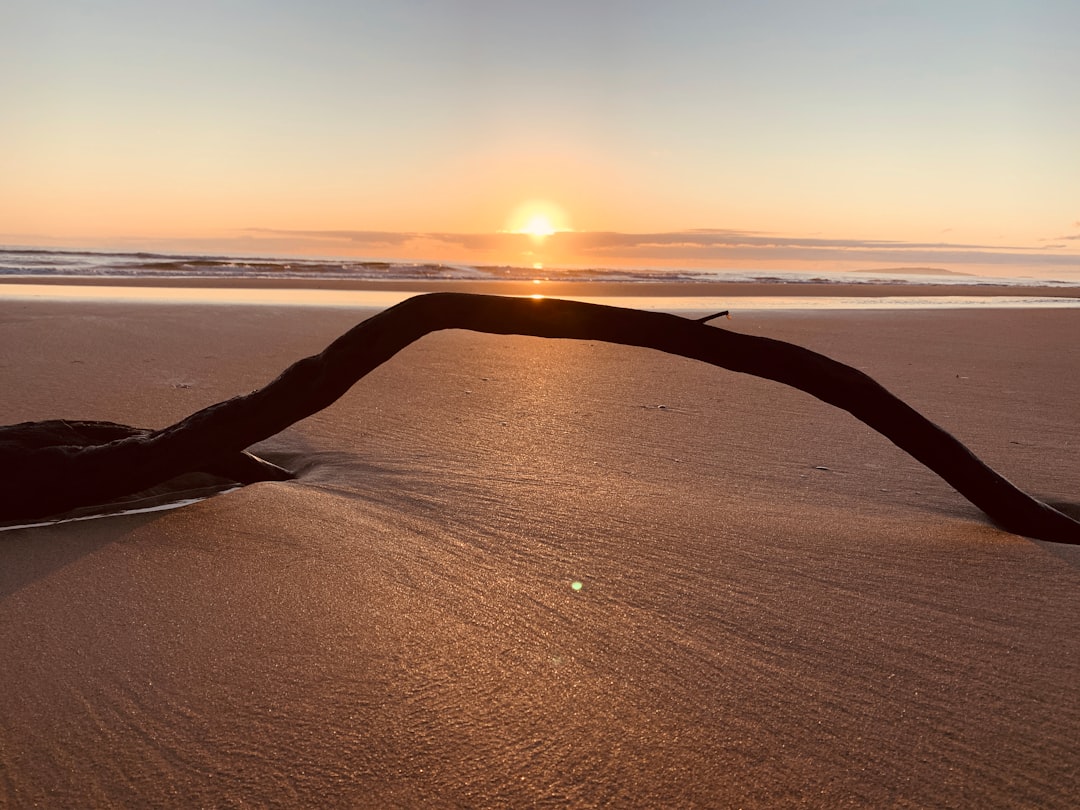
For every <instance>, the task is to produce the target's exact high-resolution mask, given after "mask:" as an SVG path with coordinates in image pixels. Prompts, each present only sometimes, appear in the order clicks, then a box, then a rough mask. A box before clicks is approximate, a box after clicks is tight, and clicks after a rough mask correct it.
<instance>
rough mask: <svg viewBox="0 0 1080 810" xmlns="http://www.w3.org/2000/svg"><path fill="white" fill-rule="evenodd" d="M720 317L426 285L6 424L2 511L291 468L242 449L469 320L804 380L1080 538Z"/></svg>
mask: <svg viewBox="0 0 1080 810" xmlns="http://www.w3.org/2000/svg"><path fill="white" fill-rule="evenodd" d="M720 314H721V315H723V314H725V313H720ZM712 317H718V316H712ZM709 320H712V318H711V317H710V318H704V319H701V320H689V319H686V318H680V317H678V316H675V315H669V314H664V313H658V312H644V311H640V310H631V309H624V308H621V307H610V306H601V305H598V304H585V303H580V302H576V301H563V300H558V299H531V298H505V297H500V296H489V295H467V294H461V293H430V294H427V295H419V296H416V297H414V298H410V299H408V300H406V301H404V302H402V303H401V304H398V305H397V306H394V307H391V308H390V309H387V310H385V311H383V312H381V313H379V314H378V315H375V316H374V317H372V318H369V319H368V320H366V321H363V322H362V323H360V324H359V325H357V326H355V327H353V328H352V329H350V330H349V331H348V332H346V333H345V334H344V335H342V336H341V337H339V338H338V339H337V340H335V341H334V342H333V343H331V344H330V345H329V346H327V348H326V349H325V350H323V351H322V352H321V353H319V354H317V355H314V356H312V357H307V358H305V359H303V360H300V361H298V362H297V363H295V364H293V365H292V366H290V367H289V368H287V369H286V370H285V371H284V372H283V373H282V374H281V375H280V376H279V377H277V379H275V380H273V381H272V382H270V383H269V384H268V385H266V386H264V387H263V388H260V389H259V390H257V391H253V392H252V393H250V394H246V395H244V396H239V397H235V398H233V399H229V400H226V401H224V402H220V403H218V404H216V405H211V406H209V407H207V408H204V409H203V410H201V411H198V412H196V413H193V414H192V415H191V416H188V417H187V418H185V419H183V420H181V421H180V422H177V423H176V424H174V425H171V426H169V427H166V428H162V429H161V430H153V431H151V430H140V429H136V428H129V427H126V426H122V425H110V424H108V423H90V422H81V423H80V422H71V423H66V422H56V421H53V422H47V423H43V422H31V423H23V424H20V425H12V426H8V427H4V428H0V469H4V470H8V471H17V474H16V475H14V476H12V477H11V480H9V481H8V482H7V483H5V486H4V490H3V492H2V493H0V497H2V500H0V520H3V521H8V522H10V521H14V520H23V519H34V518H41V517H46V516H54V515H58V514H61V513H64V512H66V511H69V510H72V509H76V508H79V507H84V506H89V505H100V504H106V503H109V502H110V501H113V500H115V499H117V498H120V497H123V496H125V495H130V494H131V493H134V492H139V491H141V490H145V489H147V488H150V487H153V486H155V485H158V484H160V483H162V482H165V481H168V480H170V479H172V478H175V477H176V476H179V475H181V474H184V473H188V472H192V471H199V470H203V471H211V472H214V471H216V472H218V473H219V474H224V475H226V476H227V477H231V478H232V479H233V480H236V481H239V482H242V483H247V482H251V481H256V480H282V479H284V478H287V477H289V473H287V471H284V470H281V469H280V468H278V467H275V466H274V465H272V464H268V463H266V462H262V461H261V460H259V459H256V458H254V457H252V456H250V455H247V454H245V453H244V450H245V448H247V447H250V446H251V445H252V444H255V443H256V442H259V441H261V440H263V439H266V438H268V437H270V436H273V435H274V434H276V433H278V432H280V431H282V430H284V429H285V428H287V427H288V426H290V425H292V424H293V423H295V422H297V421H299V420H301V419H304V418H305V417H307V416H310V415H311V414H313V413H316V412H318V411H320V410H322V409H323V408H325V407H326V406H328V405H330V404H331V403H333V402H334V401H335V400H337V399H338V398H339V397H341V396H342V395H343V394H344V393H345V392H346V391H348V390H349V388H351V387H352V385H353V384H355V383H356V382H357V380H359V379H361V378H362V377H364V376H365V375H366V374H368V373H369V372H370V371H372V370H373V369H375V368H376V367H378V366H379V365H381V364H382V363H384V362H386V361H387V360H389V359H390V358H391V357H393V356H394V355H395V354H396V353H397V352H399V351H400V350H401V349H403V348H405V347H406V346H408V345H409V344H410V343H412V342H414V341H416V340H418V339H419V338H421V337H423V336H424V335H426V334H429V333H431V332H437V331H440V330H443V329H467V330H471V331H474V332H486V333H489V334H499V335H532V336H535V337H544V338H570V339H579V340H598V341H604V342H607V343H617V344H621V345H625V346H639V347H643V348H649V349H655V350H658V351H661V352H666V353H668V354H673V355H679V356H681V357H687V358H691V359H694V360H700V361H702V362H704V363H709V364H711V365H714V366H719V367H720V368H725V369H728V370H731V371H737V372H741V373H744V374H750V375H753V376H756V377H762V378H764V379H768V380H774V381H776V382H779V383H783V384H785V385H789V386H791V387H793V388H798V389H799V390H801V391H805V392H806V393H808V394H810V395H812V396H814V397H816V398H818V399H819V400H822V401H823V402H826V403H828V404H830V405H834V406H836V407H838V408H841V409H843V410H845V411H848V412H849V413H851V414H852V415H853V416H855V417H856V418H857V419H859V420H861V421H862V422H864V423H866V424H867V425H869V426H870V427H871V428H873V429H874V430H876V431H877V432H878V433H881V434H882V435H883V436H885V437H886V438H888V439H889V440H890V441H892V442H893V443H894V444H895V445H897V446H898V447H900V448H901V449H902V450H904V451H906V452H907V453H909V454H910V455H911V456H913V457H914V458H915V459H917V460H918V461H919V462H921V463H922V464H924V465H926V466H927V467H928V468H930V469H931V470H933V471H934V472H935V473H937V474H938V475H940V476H941V477H942V478H943V479H945V481H947V482H948V483H949V484H951V485H952V486H953V487H954V488H955V489H956V490H957V491H958V492H959V493H960V494H961V495H963V496H964V497H965V498H967V499H968V500H969V501H971V502H972V503H973V504H974V505H975V506H977V507H979V508H980V509H981V510H982V511H983V512H985V513H986V514H987V515H988V516H989V517H990V518H991V519H992V520H993V521H994V522H995V523H996V524H998V525H999V526H1000V527H1001V528H1003V529H1006V530H1008V531H1011V532H1014V533H1016V534H1021V535H1025V536H1027V537H1032V538H1038V539H1041V540H1050V541H1054V542H1059V543H1071V544H1080V522H1077V521H1075V520H1073V519H1072V518H1071V517H1069V516H1067V515H1065V514H1063V513H1062V512H1059V511H1057V510H1056V509H1054V508H1053V507H1051V506H1049V505H1047V504H1045V503H1043V502H1041V501H1039V500H1037V499H1035V498H1033V497H1031V496H1030V495H1028V494H1026V493H1025V492H1023V491H1022V490H1020V489H1019V488H1017V487H1016V486H1014V485H1013V484H1012V483H1010V482H1009V481H1008V480H1006V479H1005V478H1004V477H1003V476H1001V475H999V474H998V473H997V472H995V471H994V470H993V469H991V468H990V467H988V466H987V465H986V464H984V463H983V462H982V461H980V460H979V459H978V458H977V457H976V456H975V455H974V454H973V453H972V452H971V451H970V450H968V448H967V447H965V446H964V445H963V444H962V443H961V442H960V441H958V440H957V439H956V438H954V437H953V436H952V435H950V434H949V433H948V432H946V431H945V430H943V429H942V428H940V427H938V426H937V425H935V424H933V423H932V422H931V421H930V420H928V419H926V418H925V417H924V416H922V414H920V413H919V412H918V411H916V410H914V409H913V408H911V407H910V406H909V405H907V404H906V403H904V402H903V401H902V400H900V399H899V398H897V397H896V396H894V395H893V394H891V393H889V391H887V390H886V389H885V388H883V387H882V386H881V385H879V384H878V383H877V382H875V381H874V380H873V379H872V378H871V377H869V376H867V375H866V374H864V373H862V372H861V371H858V370H856V369H854V368H851V367H850V366H847V365H845V364H843V363H840V362H837V361H835V360H832V359H830V358H828V357H825V356H824V355H821V354H818V353H817V352H813V351H810V350H809V349H805V348H803V347H801V346H796V345H794V344H791V343H785V342H783V341H780V340H773V339H771V338H766V337H756V336H751V335H743V334H739V333H736V332H729V331H726V330H724V329H718V328H715V327H712V326H709V325H708V324H707V321H709ZM65 425H66V426H68V427H67V428H63V427H61V426H65Z"/></svg>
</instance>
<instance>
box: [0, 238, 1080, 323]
mask: <svg viewBox="0 0 1080 810" xmlns="http://www.w3.org/2000/svg"><path fill="white" fill-rule="evenodd" d="M134 280H139V281H140V282H142V283H143V286H132V285H131V282H132V281H134ZM147 280H149V281H151V282H155V283H154V284H152V285H151V286H145V282H146V281H147ZM170 280H175V281H177V282H178V284H177V285H176V286H170V285H169V283H168V282H169V281H170ZM229 280H237V281H263V282H267V283H265V284H255V285H247V286H244V285H238V286H237V287H236V288H230V287H229V285H228V283H227V282H228V281H229ZM87 281H92V282H93V283H92V284H87V283H86V282H87ZM199 281H207V282H210V281H212V282H215V284H214V286H212V287H211V286H210V285H207V286H200V285H199V284H198V282H199ZM274 281H282V282H288V284H287V285H283V286H282V287H278V288H275V286H274V284H273V282H274ZM305 281H310V282H311V284H312V286H311V288H306V287H305V286H304V285H303V282H305ZM500 281H506V282H517V283H518V284H517V285H514V286H515V287H519V285H520V284H521V283H530V284H535V285H536V286H535V288H534V289H535V292H536V294H537V295H542V294H544V293H545V291H546V288H545V287H544V286H543V285H544V284H545V283H558V282H563V283H565V282H571V283H572V282H588V283H590V285H592V286H591V287H590V292H589V294H588V295H585V294H582V295H577V294H571V295H567V294H566V293H565V289H566V288H565V287H563V288H561V289H562V290H563V292H560V293H559V295H560V297H572V298H575V299H578V300H584V301H590V302H595V303H607V304H618V305H621V306H627V307H635V308H640V309H662V310H666V311H680V312H688V311H704V310H720V309H725V308H728V307H729V306H733V305H734V302H733V296H732V294H731V290H730V289H726V290H725V291H724V293H723V296H722V297H720V296H717V295H715V294H713V292H714V291H712V290H710V289H709V286H708V285H710V284H712V285H715V284H717V283H724V284H732V283H735V284H746V285H747V288H746V293H745V294H742V293H736V295H735V298H737V306H738V308H739V309H742V310H763V309H767V310H793V311H802V310H823V309H827V310H844V309H926V308H935V309H936V308H969V307H977V308H1002V307H1010V308H1012V307H1053V308H1062V307H1068V308H1074V307H1078V306H1080V297H1072V296H1073V291H1080V282H1075V281H1073V282H1070V281H1061V280H1051V279H1034V278H1029V277H1025V278H1021V277H1017V278H998V277H989V276H979V275H974V274H966V273H958V272H955V271H948V270H944V269H940V268H892V269H886V270H880V271H879V270H874V271H869V270H868V271H856V272H851V271H848V272H841V271H836V272H813V273H810V272H799V271H791V270H746V269H719V270H699V269H647V268H643V269H622V268H620V269H615V268H602V267H600V268H577V267H554V268H553V267H548V268H536V267H524V266H513V265H468V264H456V263H454V264H451V263H439V262H388V261H369V260H355V259H316V258H287V257H258V258H252V257H235V256H206V255H178V254H167V253H146V252H139V253H125V252H103V251H74V250H48V249H0V298H5V299H8V300H13V299H22V300H27V299H38V298H45V297H47V298H52V299H68V300H107V301H125V300H138V301H144V302H150V301H161V302H170V303H187V302H189V303H218V304H269V305H300V306H332V307H367V308H384V307H388V306H393V305H394V304H396V303H398V302H400V301H402V300H404V299H405V298H408V297H409V296H411V295H415V294H417V292H418V290H417V289H416V288H415V286H414V287H413V288H411V289H409V290H408V291H402V290H394V289H389V288H383V289H340V288H337V289H320V288H319V286H320V282H334V283H335V284H336V285H338V286H339V287H340V286H341V284H340V283H341V282H358V283H360V286H361V287H362V284H363V283H365V282H399V283H400V282H409V283H414V282H500ZM180 282H182V283H180ZM193 282H194V283H193ZM221 282H225V283H224V284H222V283H221ZM597 282H599V283H600V284H599V292H598V291H597V290H598V288H597V286H596V283H597ZM605 282H610V283H612V288H611V290H612V293H613V295H611V296H608V295H606V294H605V291H604V289H603V285H604V283H605ZM628 284H629V285H640V290H641V292H640V294H637V293H636V292H630V291H628V290H627V287H626V285H628ZM660 284H664V285H671V284H676V285H679V287H680V294H672V293H671V292H670V290H671V289H672V288H671V287H667V291H666V292H664V293H662V294H661V293H659V292H658V289H659V285H660ZM773 284H775V285H781V284H782V285H784V293H783V294H776V293H772V294H768V295H764V296H763V295H758V294H756V292H755V291H754V290H756V291H757V292H760V291H761V289H762V288H761V287H760V286H757V285H773ZM695 285H700V286H699V287H698V288H697V289H696V290H695V288H694V287H695ZM750 285H755V287H754V290H752V289H751V287H750ZM798 285H807V286H806V291H807V294H806V295H799V294H790V293H792V292H797V291H798V289H799V287H798ZM830 285H833V286H835V287H836V292H834V293H830V292H829V291H828V289H827V288H828V286H830ZM850 285H857V286H858V287H859V288H860V289H859V291H858V293H859V294H857V295H846V294H844V293H843V291H842V290H841V287H846V288H848V289H849V290H850ZM916 285H918V287H919V288H920V289H919V290H918V291H917V293H918V294H916V290H914V287H915V286H916ZM389 286H391V287H392V284H391V285H389ZM616 286H618V287H619V288H620V289H619V291H618V295H617V297H616V296H614V292H615V287H616ZM886 286H887V287H888V289H886ZM904 286H910V287H912V290H911V292H906V293H905V292H904V291H903V287H904ZM945 286H948V287H950V288H952V289H951V290H950V292H949V294H945V293H944V290H942V292H941V293H934V292H933V290H932V288H933V287H942V288H943V287H945ZM286 287H287V288H286ZM811 287H812V288H813V292H812V293H811ZM875 287H881V288H882V289H881V294H880V295H876V294H875V293H874V288H875ZM897 287H899V288H900V292H902V293H904V294H901V295H897V294H896V292H897ZM987 287H993V288H994V289H993V295H987V294H986V290H985V289H980V288H987ZM928 288H930V289H929V291H928ZM958 288H959V290H963V289H970V290H971V293H972V294H971V295H965V294H962V293H961V294H956V293H957V292H958ZM1010 288H1012V289H1014V290H1015V294H1010ZM1063 288H1064V290H1063ZM765 289H767V287H766V288H765ZM1043 289H1045V290H1046V293H1047V294H1046V295H1042V294H1041V291H1042V290H1043ZM487 291H488V292H491V290H490V289H488V290H487ZM508 292H509V288H508ZM1063 292H1064V293H1065V295H1062V293H1063Z"/></svg>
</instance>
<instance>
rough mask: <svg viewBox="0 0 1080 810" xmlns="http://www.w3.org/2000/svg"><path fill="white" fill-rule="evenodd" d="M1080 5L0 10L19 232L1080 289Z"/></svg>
mask: <svg viewBox="0 0 1080 810" xmlns="http://www.w3.org/2000/svg"><path fill="white" fill-rule="evenodd" d="M1077 31H1080V3H1077V2H1075V0H1009V1H1008V2H1003V1H1002V0H977V1H976V0H933V1H932V2H922V0H908V1H907V2H887V1H885V0H880V1H879V0H861V1H859V2H857V1H856V0H814V1H813V2H810V1H809V0H776V1H773V0H747V1H746V2H740V1H733V2H720V1H719V0H709V2H696V1H681V0H667V1H666V2H662V3H660V2H655V0H652V1H651V2H637V0H623V2H607V1H606V0H591V1H590V0H574V2H566V1H564V0H546V2H535V1H534V2H515V0H503V1H502V2H496V1H495V0H441V2H435V1H434V0H430V1H426V0H394V1H393V2H368V1H367V0H293V2H281V1H280V0H216V2H205V1H204V0H191V2H185V3H177V2H175V0H168V2H160V1H159V0H50V1H49V2H40V0H0V146H2V147H3V148H2V149H0V245H6V246H9V247H13V246H41V247H70V248H90V249H105V248H107V249H123V250H163V251H175V252H183V253H192V252H194V253H213V254H219V253H229V254H238V255H313V256H342V257H345V256H347V257H357V258H370V259H398V260H429V261H449V262H472V263H483V264H491V263H495V264H515V265H526V266H528V265H529V264H535V265H544V266H547V267H555V266H558V265H568V266H569V265H572V266H605V267H626V266H634V267H708V268H712V269H724V268H748V267H757V268H767V267H771V268H775V269H806V270H814V271H820V270H843V269H858V268H860V267H866V268H873V267H882V266H933V267H941V268H947V269H951V270H953V271H959V272H990V273H1000V274H1020V275H1028V274H1030V275H1036V276H1041V277H1055V276H1060V277H1065V278H1069V277H1075V278H1080V146H1078V145H1080V103H1077V99H1078V98H1080V96H1078V93H1080V90H1078V79H1080V48H1077V47H1076V32H1077Z"/></svg>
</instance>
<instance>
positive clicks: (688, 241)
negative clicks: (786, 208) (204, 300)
mask: <svg viewBox="0 0 1080 810" xmlns="http://www.w3.org/2000/svg"><path fill="white" fill-rule="evenodd" d="M247 233H250V234H253V235H259V236H266V237H277V238H283V237H287V238H292V239H300V240H309V241H310V242H312V243H317V244H321V245H322V246H324V247H327V246H332V244H329V245H328V243H335V242H336V243H340V242H343V241H344V242H348V243H349V244H351V245H355V246H359V247H362V248H367V249H371V250H375V249H379V250H383V251H385V250H387V249H389V250H390V251H391V252H392V251H393V250H394V249H395V248H397V249H402V248H404V247H406V246H408V247H409V248H410V249H414V250H415V249H421V248H424V247H427V248H428V252H430V253H431V256H432V258H438V252H439V250H440V249H445V248H448V247H453V248H458V249H462V250H466V251H471V252H476V253H480V254H488V257H489V258H490V256H492V255H498V256H504V257H509V256H514V255H521V254H523V253H526V252H528V251H529V250H531V249H533V248H536V247H537V243H536V242H535V240H534V239H533V238H532V237H530V236H528V235H527V234H520V233H507V232H491V233H446V232H429V231H409V232H391V231H362V230H357V231H342V230H335V231H312V230H281V229H272V228H250V229H247ZM1061 239H1069V240H1075V239H1080V236H1067V237H1061ZM1053 247H1056V246H1042V247H1037V248H1032V247H1022V246H1000V245H980V244H969V243H952V242H904V241H897V240H879V239H838V238H822V237H805V236H786V235H783V234H776V233H768V232H763V231H738V230H727V229H719V228H697V229H688V230H683V231H665V232H649V233H623V232H619V231H559V232H556V233H554V234H552V235H551V236H548V237H546V238H545V239H544V241H543V243H542V249H543V251H544V252H545V253H547V254H550V255H560V256H572V257H574V261H575V263H580V262H581V261H586V262H596V263H603V262H613V261H615V260H620V261H624V262H625V261H634V262H640V263H649V262H657V263H660V262H698V263H700V262H710V263H718V264H720V263H731V262H751V261H752V262H756V263H760V262H768V261H783V262H799V261H814V262H822V261H827V262H851V261H857V262H901V263H905V264H912V263H920V264H921V263H954V264H985V265H991V264H1001V265H1004V264H1018V263H1019V264H1038V265H1050V266H1068V267H1076V266H1077V265H1078V264H1080V257H1077V256H1076V255H1075V254H1060V253H1049V252H1047V249H1048V248H1053ZM502 260H504V259H495V261H502Z"/></svg>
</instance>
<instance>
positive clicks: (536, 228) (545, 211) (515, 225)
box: [507, 200, 570, 241]
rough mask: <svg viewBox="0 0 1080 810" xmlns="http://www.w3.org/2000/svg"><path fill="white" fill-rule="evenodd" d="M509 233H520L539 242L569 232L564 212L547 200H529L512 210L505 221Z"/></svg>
mask: <svg viewBox="0 0 1080 810" xmlns="http://www.w3.org/2000/svg"><path fill="white" fill-rule="evenodd" d="M507 225H508V227H507V230H508V231H509V232H510V233H521V234H525V235H527V236H531V237H532V238H533V239H534V240H536V241H540V240H542V239H546V238H547V237H549V236H551V235H553V234H556V233H559V232H560V231H567V230H570V228H569V226H568V225H567V217H566V212H565V211H563V209H562V208H560V207H559V206H557V205H555V204H554V203H551V202H548V201H547V200H529V201H528V202H523V203H522V204H521V205H519V206H518V207H517V208H515V209H514V211H513V213H512V214H511V215H510V217H509V219H508V221H507Z"/></svg>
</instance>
